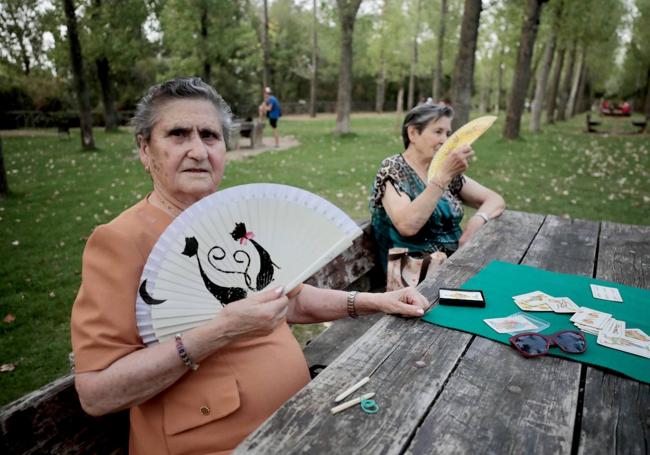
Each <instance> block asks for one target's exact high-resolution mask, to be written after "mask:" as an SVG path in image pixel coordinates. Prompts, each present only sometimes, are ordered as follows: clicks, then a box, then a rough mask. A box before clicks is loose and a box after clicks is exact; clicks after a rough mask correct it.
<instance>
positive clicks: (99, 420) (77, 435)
mask: <svg viewBox="0 0 650 455" xmlns="http://www.w3.org/2000/svg"><path fill="white" fill-rule="evenodd" d="M361 227H362V228H363V230H364V234H363V236H361V237H359V238H358V239H357V240H355V242H354V243H353V245H352V246H351V247H350V248H349V249H347V250H346V251H344V252H343V253H342V254H341V255H339V256H338V257H337V258H335V259H334V260H332V261H331V262H330V263H329V264H327V265H326V266H325V267H323V268H322V269H321V270H319V271H318V272H317V273H316V274H314V275H313V276H312V277H311V278H310V279H309V280H308V281H307V283H309V284H313V285H315V286H318V287H323V288H333V289H354V290H360V291H367V290H370V289H377V288H378V287H381V286H382V282H383V281H382V280H383V274H382V273H381V271H380V269H381V267H380V266H378V262H377V260H376V255H375V251H374V243H373V241H372V235H371V232H370V225H369V223H368V222H365V223H363V224H362V226H361ZM377 319H378V316H374V317H368V318H360V319H357V320H352V319H348V320H340V321H337V322H335V323H334V324H332V326H330V327H329V328H328V329H327V330H326V331H325V332H323V333H322V334H321V335H320V336H318V337H317V338H316V339H314V340H313V341H312V342H310V343H309V344H308V345H307V346H306V348H305V350H304V353H305V357H306V358H307V363H308V365H309V366H310V371H311V372H312V375H313V374H316V373H318V372H319V371H320V370H322V369H323V368H324V366H326V365H328V364H329V363H330V362H332V361H333V360H334V359H335V358H336V357H337V356H338V355H339V354H340V353H341V352H343V351H344V350H345V349H346V348H347V347H348V346H349V345H351V344H352V343H353V342H354V341H355V340H356V339H357V338H358V337H359V336H361V335H362V334H363V333H364V332H365V331H366V330H367V329H368V328H369V327H370V326H372V325H373V324H374V323H375V322H376V320H377ZM0 428H1V430H2V438H0V453H4V454H13V453H35V454H42V453H52V454H62V453H65V454H75V453H79V454H87V453H93V454H126V453H127V449H128V434H129V415H128V411H121V412H118V413H115V414H111V415H107V416H103V417H91V416H89V415H87V414H86V413H85V412H84V411H83V410H82V409H81V405H80V404H79V398H78V396H77V392H76V390H75V388H74V373H71V374H69V375H67V376H64V377H62V378H60V379H57V380H56V381H53V382H51V383H49V384H47V385H46V386H44V387H42V388H40V389H38V390H36V391H34V392H32V393H30V394H28V395H25V396H24V397H22V398H20V399H18V400H16V401H14V402H13V403H10V404H8V405H7V406H4V407H3V408H1V409H0Z"/></svg>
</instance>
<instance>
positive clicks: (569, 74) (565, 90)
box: [557, 43, 577, 121]
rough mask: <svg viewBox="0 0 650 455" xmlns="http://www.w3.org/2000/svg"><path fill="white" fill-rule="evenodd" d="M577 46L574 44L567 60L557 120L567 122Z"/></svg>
mask: <svg viewBox="0 0 650 455" xmlns="http://www.w3.org/2000/svg"><path fill="white" fill-rule="evenodd" d="M576 48H577V44H576V43H574V44H573V46H572V48H571V51H570V53H569V60H567V66H566V72H565V73H564V82H562V88H561V90H560V101H559V103H558V105H557V120H558V121H564V120H566V106H567V103H568V102H569V91H570V90H571V81H572V80H573V67H574V66H575V60H576Z"/></svg>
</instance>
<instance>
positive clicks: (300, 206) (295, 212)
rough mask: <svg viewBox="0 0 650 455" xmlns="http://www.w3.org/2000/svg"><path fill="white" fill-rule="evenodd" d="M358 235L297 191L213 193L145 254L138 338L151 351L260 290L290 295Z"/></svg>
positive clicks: (349, 223)
mask: <svg viewBox="0 0 650 455" xmlns="http://www.w3.org/2000/svg"><path fill="white" fill-rule="evenodd" d="M361 233H362V232H361V229H359V227H358V226H357V224H356V223H355V222H354V221H353V220H352V219H351V218H350V217H349V216H347V215H346V214H345V213H344V212H343V211H342V210H341V209H339V208H338V207H336V206H334V205H333V204H331V203H330V202H328V201H326V200H325V199H323V198H321V197H319V196H317V195H315V194H312V193H310V192H308V191H305V190H302V189H299V188H294V187H290V186H286V185H277V184H250V185H241V186H237V187H232V188H228V189H226V190H222V191H218V192H216V193H214V194H212V195H211V196H208V197H206V198H203V199H201V200H200V201H198V202H197V203H195V204H194V205H192V206H191V207H189V208H188V209H186V210H185V211H184V212H183V213H182V214H181V215H179V216H178V217H177V218H176V219H175V220H174V221H173V222H172V224H170V225H169V226H168V228H167V229H166V230H165V232H164V233H163V235H162V236H161V237H160V238H159V239H158V242H156V245H155V246H154V248H153V249H152V251H151V253H150V255H149V258H148V260H147V263H146V264H145V267H144V270H143V272H142V278H141V284H140V288H139V291H138V295H137V299H136V320H137V324H138V329H139V331H140V335H141V336H142V339H143V340H144V342H145V343H146V344H151V343H156V342H158V341H162V340H164V339H168V338H170V337H173V336H174V335H175V334H176V333H179V332H184V331H187V330H189V329H191V328H194V327H196V326H198V325H200V324H202V323H204V322H205V321H208V320H210V319H212V318H214V316H215V315H216V314H217V313H218V312H219V311H222V310H223V308H224V307H225V306H227V305H235V303H236V302H238V301H241V300H242V299H247V298H250V296H251V295H254V294H255V293H256V292H259V291H262V290H264V289H267V288H268V287H273V288H276V287H282V288H283V289H284V292H290V291H291V290H293V289H294V288H295V287H296V286H298V285H299V284H300V283H302V282H303V281H304V280H306V279H307V278H309V277H310V276H311V275H313V274H314V273H315V272H316V271H317V270H319V269H320V268H321V267H323V266H324V265H325V264H327V263H328V262H329V261H331V260H332V259H334V258H335V257H336V256H338V255H339V254H340V253H341V252H343V251H344V250H345V249H347V248H348V247H350V246H351V245H352V241H353V240H354V239H355V238H356V237H358V236H359V235H361ZM235 306H236V307H238V306H239V304H236V305H235ZM234 311H235V310H233V312H234Z"/></svg>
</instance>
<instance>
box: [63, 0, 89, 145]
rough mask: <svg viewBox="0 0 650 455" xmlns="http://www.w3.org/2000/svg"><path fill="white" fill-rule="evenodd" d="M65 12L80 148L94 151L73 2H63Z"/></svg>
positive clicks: (87, 93) (86, 89)
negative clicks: (77, 109)
mask: <svg viewBox="0 0 650 455" xmlns="http://www.w3.org/2000/svg"><path fill="white" fill-rule="evenodd" d="M63 9H64V12H65V18H66V25H67V28H68V30H67V34H68V43H69V44H70V61H71V62H72V74H73V78H74V84H75V89H76V93H77V103H78V104H79V121H80V124H81V147H82V148H83V149H84V150H94V149H95V139H94V138H93V124H92V115H91V111H90V93H89V91H88V84H87V83H86V76H85V75H84V67H83V56H82V54H81V43H80V42H79V33H78V31H77V16H76V14H75V6H74V1H73V0H63Z"/></svg>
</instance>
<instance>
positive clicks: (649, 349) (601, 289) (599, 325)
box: [485, 284, 650, 358]
mask: <svg viewBox="0 0 650 455" xmlns="http://www.w3.org/2000/svg"><path fill="white" fill-rule="evenodd" d="M590 287H591V293H592V295H593V297H594V298H596V299H600V300H608V301H611V302H623V298H622V297H621V294H620V292H619V291H618V289H616V288H613V287H607V286H599V285H596V284H591V285H590ZM512 299H513V300H514V302H515V305H517V306H518V307H519V308H521V309H522V310H524V311H553V312H555V313H574V314H573V316H571V319H570V320H571V322H573V323H574V324H575V326H576V327H577V328H579V329H580V330H582V331H583V332H585V333H590V334H592V335H595V336H597V337H598V339H597V342H598V344H600V345H602V346H606V347H608V348H612V349H617V350H619V351H624V352H628V353H630V354H635V355H639V356H642V357H646V358H650V337H649V336H648V335H647V334H646V333H645V332H643V331H642V330H640V329H631V328H626V324H625V321H619V320H617V319H615V318H614V317H612V315H611V314H609V313H605V312H602V311H598V310H594V309H592V308H588V307H584V306H583V307H581V306H578V305H577V304H576V303H575V302H574V301H573V300H571V299H570V298H568V297H553V296H550V295H548V294H546V293H544V292H542V291H533V292H528V293H526V294H521V295H516V296H514V297H513V298H512ZM519 314H521V313H519ZM513 316H514V315H513ZM511 318H512V316H509V317H508V318H498V319H511ZM488 321H497V320H495V319H493V320H488V319H486V320H485V322H486V323H487V324H488V325H489V326H490V327H492V328H493V329H494V330H496V331H497V332H499V333H511V331H510V330H503V331H501V330H499V329H500V328H501V327H502V326H503V324H505V323H501V325H499V324H495V325H493V324H492V323H490V322H488ZM508 322H509V323H510V324H511V325H512V324H514V321H508ZM531 331H534V330H531Z"/></svg>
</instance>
